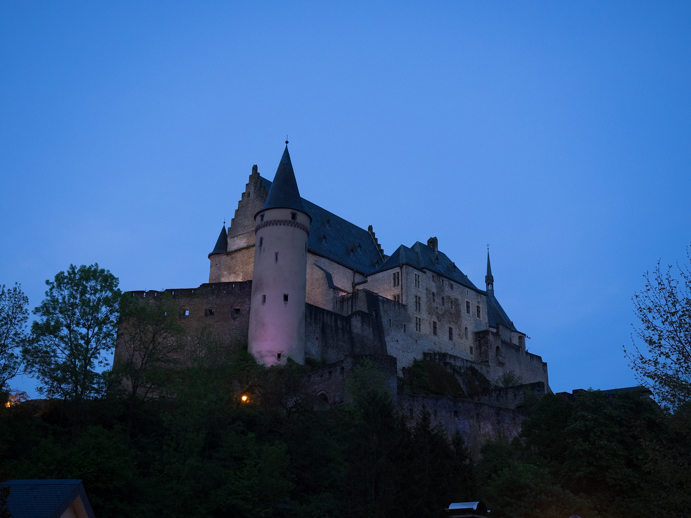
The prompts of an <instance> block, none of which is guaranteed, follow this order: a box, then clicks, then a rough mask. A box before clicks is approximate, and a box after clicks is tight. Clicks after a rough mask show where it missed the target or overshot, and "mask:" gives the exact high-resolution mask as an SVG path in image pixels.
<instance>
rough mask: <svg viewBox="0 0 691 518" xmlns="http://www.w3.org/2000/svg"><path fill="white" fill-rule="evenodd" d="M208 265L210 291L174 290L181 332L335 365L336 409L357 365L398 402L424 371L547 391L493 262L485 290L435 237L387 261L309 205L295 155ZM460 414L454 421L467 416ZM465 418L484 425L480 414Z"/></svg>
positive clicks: (495, 399) (370, 241) (264, 359)
mask: <svg viewBox="0 0 691 518" xmlns="http://www.w3.org/2000/svg"><path fill="white" fill-rule="evenodd" d="M286 144H287V142H286ZM209 260H210V269H209V282H208V284H202V285H201V286H200V287H198V288H194V289H182V290H179V289H176V290H166V291H167V292H168V293H170V294H171V295H172V296H173V298H174V299H176V302H177V303H179V304H180V305H181V307H182V310H181V319H182V321H183V326H185V327H186V328H188V329H190V330H191V329H193V328H194V327H196V326H204V327H206V328H208V329H210V330H211V331H212V332H214V333H215V334H216V335H217V336H219V337H220V338H221V339H222V340H224V341H225V342H226V343H227V344H228V345H229V346H233V344H245V343H246V344H247V346H248V350H249V351H250V352H251V353H252V354H253V355H254V356H255V358H257V360H258V361H259V362H261V363H264V364H266V365H283V364H285V363H286V361H288V358H292V359H293V360H294V361H296V362H298V363H305V362H306V361H307V360H309V359H312V360H316V361H318V362H321V363H322V364H323V365H327V367H326V368H325V369H323V372H322V373H321V374H315V373H313V374H312V375H311V379H312V382H313V385H314V387H315V390H317V388H318V389H319V390H320V391H321V392H320V393H321V394H322V396H323V400H324V401H326V402H328V403H333V402H338V401H341V400H342V398H343V378H344V369H346V367H347V366H351V368H352V365H353V362H354V361H355V360H354V359H356V358H357V357H359V356H367V357H369V358H372V359H374V361H375V363H377V364H378V365H380V366H381V367H382V369H383V370H385V371H390V378H391V379H393V382H392V384H393V385H394V387H393V390H394V391H395V379H396V377H397V376H398V377H404V376H405V374H406V371H407V369H409V368H410V367H411V366H412V365H413V362H414V360H423V359H426V360H429V361H433V362H436V363H438V364H441V365H443V366H444V367H445V368H446V370H447V371H449V372H452V373H454V375H456V376H457V377H458V378H459V381H461V384H462V385H463V384H464V381H463V380H464V377H463V375H462V374H463V373H464V372H466V373H467V372H470V371H472V372H475V373H479V374H481V375H482V376H483V377H484V378H486V379H487V380H489V381H490V382H492V383H496V381H497V380H498V379H500V378H501V377H502V376H503V375H509V374H510V376H512V377H513V378H512V379H515V380H520V381H518V383H522V384H526V385H527V384H530V386H531V387H532V389H534V391H535V392H538V393H542V394H544V391H545V390H548V389H549V385H548V375H547V364H546V363H545V362H543V361H542V358H541V357H540V356H537V355H535V354H532V353H529V352H527V351H526V348H525V338H526V334H525V333H524V332H522V331H519V330H518V328H517V327H516V326H515V325H514V323H513V322H512V321H511V319H510V318H509V317H508V315H507V313H506V312H505V311H504V309H503V308H502V306H501V304H500V303H499V301H498V300H497V297H496V296H495V290H494V277H493V275H492V270H491V265H490V258H489V252H488V255H487V275H486V277H485V289H480V288H478V287H477V286H476V285H475V284H473V282H472V281H471V280H470V279H469V278H468V277H467V276H466V275H465V274H464V273H463V271H462V270H461V269H460V268H459V267H458V266H457V265H456V264H455V263H454V262H453V261H452V260H451V259H450V258H449V257H447V256H446V255H445V254H444V253H443V252H442V251H441V250H440V248H439V243H438V241H437V238H435V237H432V238H430V239H429V240H428V241H427V243H420V242H416V243H414V244H413V245H412V246H410V247H407V246H405V245H401V246H399V247H398V249H396V250H395V251H394V252H393V253H392V254H391V255H387V254H385V253H384V250H383V249H382V247H381V246H380V245H379V242H378V240H377V238H376V236H375V234H374V231H373V229H372V227H371V226H370V227H368V229H367V230H365V229H363V228H360V227H358V226H357V225H354V224H353V223H350V222H349V221H346V220H344V219H343V218H340V217H338V216H337V215H335V214H332V213H331V212H329V211H327V210H325V209H323V208H322V207H320V206H318V205H315V204H314V203H312V202H310V201H308V200H305V199H303V198H301V196H300V193H299V190H298V184H297V181H296V177H295V173H294V171H293V166H292V162H291V158H290V154H289V152H288V147H287V145H286V148H285V151H284V152H283V156H282V158H281V160H280V163H279V166H278V169H277V171H276V174H275V177H274V179H273V182H272V181H270V180H268V179H267V178H264V177H262V176H261V175H260V173H259V171H258V169H257V166H256V165H255V166H253V167H252V173H251V174H250V176H249V181H248V183H247V184H246V186H245V190H244V191H243V192H242V194H241V196H240V201H239V203H238V207H237V210H236V211H235V215H234V217H233V219H232V221H231V223H230V226H229V227H228V229H227V230H226V228H225V225H224V226H223V228H222V229H221V233H220V235H219V237H218V241H217V242H216V246H215V247H214V249H213V250H212V252H211V253H210V254H209ZM133 295H134V296H137V295H138V296H149V297H150V296H156V293H151V294H148V295H147V294H145V293H143V292H133ZM351 370H352V369H351ZM346 377H347V375H346ZM339 379H340V381H338V380H339ZM463 388H464V389H465V390H466V392H467V393H468V394H472V392H473V390H468V387H467V386H464V387H463ZM504 392H506V393H504ZM504 392H502V391H501V390H498V391H495V392H494V393H492V394H484V395H476V396H472V397H471V400H473V401H475V402H474V403H472V404H473V405H476V407H477V405H492V406H494V407H496V409H497V410H499V409H500V408H504V409H507V408H512V407H513V408H515V406H516V403H515V401H516V400H517V399H521V398H522V391H519V392H521V394H519V395H517V394H518V392H516V390H514V391H513V392H511V391H508V392H507V391H504ZM401 396H403V399H401ZM401 396H399V398H398V400H399V406H400V405H404V406H405V405H408V406H409V408H410V412H411V413H412V412H413V408H414V407H415V408H416V409H417V410H415V411H418V410H419V408H418V407H419V406H420V402H419V401H413V400H410V401H408V403H405V398H406V397H407V396H405V395H401ZM507 398H508V399H507ZM509 399H511V401H513V403H512V402H511V401H509ZM425 404H426V405H427V407H428V408H429V407H430V405H432V406H434V403H433V402H427V403H425ZM438 404H439V405H441V406H442V407H444V408H446V406H448V405H452V406H453V405H456V406H457V405H458V404H461V403H453V404H452V403H450V402H449V401H443V402H439V403H438ZM468 404H470V403H468ZM454 408H455V410H448V409H447V410H448V412H451V415H452V416H453V415H459V414H458V413H459V409H458V408H456V407H454ZM474 408H475V407H474ZM447 410H443V412H447ZM440 411H441V410H440ZM448 412H447V413H448ZM464 412H466V413H469V414H473V415H477V416H479V415H480V412H479V411H478V410H477V408H475V409H474V410H473V409H470V410H469V409H466V410H464ZM483 412H484V410H483ZM462 413H463V412H462ZM435 417H436V410H435ZM478 418H479V417H478ZM492 419H494V420H495V421H496V420H497V419H499V418H497V417H496V416H495V417H494V418H492ZM492 419H490V421H492ZM501 419H507V417H506V416H504V417H502V418H501ZM501 419H499V420H501ZM516 419H518V418H516ZM509 420H510V419H509ZM514 421H516V420H515V419H514ZM440 422H442V419H441V418H440ZM517 422H518V426H520V420H519V421H517ZM514 425H515V422H514ZM510 435H511V433H510Z"/></svg>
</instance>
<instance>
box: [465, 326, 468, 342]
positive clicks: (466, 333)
mask: <svg viewBox="0 0 691 518" xmlns="http://www.w3.org/2000/svg"><path fill="white" fill-rule="evenodd" d="M465 339H466V340H467V339H468V328H467V327H466V328H465Z"/></svg>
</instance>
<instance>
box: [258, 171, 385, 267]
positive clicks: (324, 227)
mask: <svg viewBox="0 0 691 518" xmlns="http://www.w3.org/2000/svg"><path fill="white" fill-rule="evenodd" d="M261 180H262V183H263V185H264V188H265V189H266V190H267V191H268V192H269V197H271V192H272V191H271V189H272V182H270V181H269V180H267V179H266V178H263V177H262V179H261ZM300 201H301V204H302V207H303V208H302V209H300V210H301V211H302V212H305V213H306V214H308V215H309V216H310V217H311V218H312V224H311V226H310V235H309V239H308V241H307V247H308V248H309V250H310V251H311V252H312V253H315V254H317V255H321V256H323V257H326V258H327V259H331V260H332V261H334V262H337V263H339V264H342V265H343V266H346V267H348V268H350V269H352V270H357V271H358V272H360V273H363V274H370V273H372V272H374V271H375V270H377V269H378V268H379V267H380V266H381V265H382V263H383V262H384V258H383V257H382V255H381V254H380V253H379V249H378V248H377V245H376V243H375V242H374V238H373V237H372V234H370V233H369V232H368V231H367V230H365V229H364V228H360V227H358V226H357V225H354V224H352V223H350V222H349V221H346V220H345V219H343V218H340V217H338V216H336V215H335V214H333V213H332V212H329V211H328V210H325V209H323V208H321V207H320V206H318V205H315V204H314V203H312V202H310V201H307V200H305V199H304V198H301V199H300ZM267 204H268V198H267ZM264 208H266V204H265V205H264Z"/></svg>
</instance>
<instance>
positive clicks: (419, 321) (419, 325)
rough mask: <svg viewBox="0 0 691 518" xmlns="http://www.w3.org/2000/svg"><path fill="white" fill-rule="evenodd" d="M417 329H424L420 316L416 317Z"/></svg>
mask: <svg viewBox="0 0 691 518" xmlns="http://www.w3.org/2000/svg"><path fill="white" fill-rule="evenodd" d="M415 331H417V332H418V333H419V332H420V331H422V321H421V320H420V317H415ZM416 343H417V342H416Z"/></svg>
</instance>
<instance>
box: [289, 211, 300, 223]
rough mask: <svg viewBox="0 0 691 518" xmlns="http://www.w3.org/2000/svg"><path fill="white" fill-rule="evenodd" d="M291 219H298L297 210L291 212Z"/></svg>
mask: <svg viewBox="0 0 691 518" xmlns="http://www.w3.org/2000/svg"><path fill="white" fill-rule="evenodd" d="M290 219H292V220H293V221H297V219H298V214H297V212H291V213H290Z"/></svg>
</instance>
